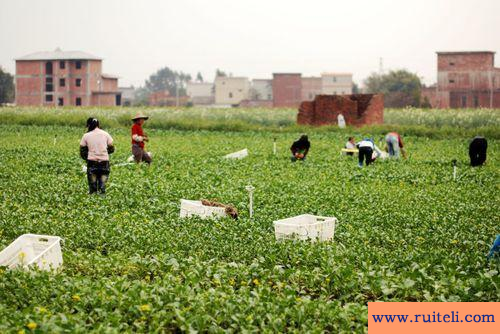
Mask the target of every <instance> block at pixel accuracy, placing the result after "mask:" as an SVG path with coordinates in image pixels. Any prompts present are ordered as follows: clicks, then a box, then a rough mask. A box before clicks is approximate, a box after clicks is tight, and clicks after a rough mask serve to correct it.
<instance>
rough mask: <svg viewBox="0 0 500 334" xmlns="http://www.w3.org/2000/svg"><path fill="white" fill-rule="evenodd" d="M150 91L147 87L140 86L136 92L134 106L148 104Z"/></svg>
mask: <svg viewBox="0 0 500 334" xmlns="http://www.w3.org/2000/svg"><path fill="white" fill-rule="evenodd" d="M149 94H150V92H149V91H148V90H147V89H146V88H145V87H139V88H137V89H136V90H135V92H134V103H133V105H134V106H147V105H149Z"/></svg>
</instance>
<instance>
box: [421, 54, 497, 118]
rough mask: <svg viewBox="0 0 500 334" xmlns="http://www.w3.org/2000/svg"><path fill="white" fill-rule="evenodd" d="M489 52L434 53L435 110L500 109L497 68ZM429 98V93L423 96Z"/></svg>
mask: <svg viewBox="0 0 500 334" xmlns="http://www.w3.org/2000/svg"><path fill="white" fill-rule="evenodd" d="M494 64H495V53H494V52H492V51H465V52H437V69H438V82H437V86H436V87H435V98H433V97H432V96H427V97H428V99H429V100H430V101H435V102H434V104H433V107H436V108H500V68H495V66H494ZM426 94H427V95H429V94H430V95H432V92H426Z"/></svg>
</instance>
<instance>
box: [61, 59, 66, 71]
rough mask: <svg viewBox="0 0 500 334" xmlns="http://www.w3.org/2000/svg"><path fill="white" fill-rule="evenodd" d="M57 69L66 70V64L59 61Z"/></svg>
mask: <svg viewBox="0 0 500 334" xmlns="http://www.w3.org/2000/svg"><path fill="white" fill-rule="evenodd" d="M59 68H60V69H61V70H64V69H65V68H66V62H65V61H64V60H61V61H60V62H59Z"/></svg>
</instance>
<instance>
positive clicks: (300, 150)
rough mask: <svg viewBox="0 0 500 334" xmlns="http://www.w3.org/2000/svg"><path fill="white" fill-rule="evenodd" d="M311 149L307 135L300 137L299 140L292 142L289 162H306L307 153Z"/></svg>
mask: <svg viewBox="0 0 500 334" xmlns="http://www.w3.org/2000/svg"><path fill="white" fill-rule="evenodd" d="M310 148H311V143H310V142H309V139H308V138H307V135H302V136H300V138H299V140H296V141H294V142H293V144H292V146H291V147H290V151H291V152H292V157H291V160H292V162H295V161H297V160H302V161H304V160H306V156H307V153H309V149H310Z"/></svg>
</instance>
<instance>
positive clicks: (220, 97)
mask: <svg viewBox="0 0 500 334" xmlns="http://www.w3.org/2000/svg"><path fill="white" fill-rule="evenodd" d="M214 84H215V103H216V104H219V105H239V104H240V102H241V101H243V100H247V99H248V97H249V93H250V81H248V78H245V77H216V78H215V82H214Z"/></svg>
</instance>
